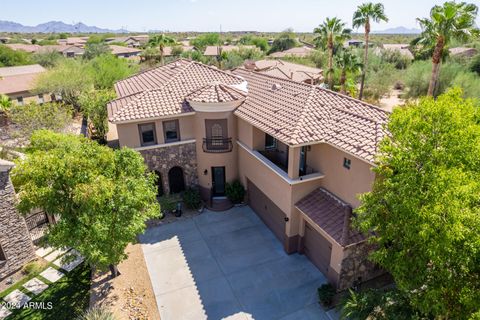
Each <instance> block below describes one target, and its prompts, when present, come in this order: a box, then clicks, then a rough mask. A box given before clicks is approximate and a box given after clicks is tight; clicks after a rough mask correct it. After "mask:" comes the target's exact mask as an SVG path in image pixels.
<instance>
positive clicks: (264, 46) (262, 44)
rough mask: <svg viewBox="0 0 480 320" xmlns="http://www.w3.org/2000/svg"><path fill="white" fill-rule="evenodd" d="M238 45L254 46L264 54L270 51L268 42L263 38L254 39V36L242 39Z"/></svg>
mask: <svg viewBox="0 0 480 320" xmlns="http://www.w3.org/2000/svg"><path fill="white" fill-rule="evenodd" d="M238 43H240V44H243V45H254V46H256V47H257V48H259V49H260V50H262V51H263V52H267V51H268V41H267V39H265V38H262V37H254V36H252V35H246V36H243V37H241V38H240V40H239V41H238Z"/></svg>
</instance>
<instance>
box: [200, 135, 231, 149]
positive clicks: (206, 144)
mask: <svg viewBox="0 0 480 320" xmlns="http://www.w3.org/2000/svg"><path fill="white" fill-rule="evenodd" d="M202 147H203V151H204V152H208V153H224V152H231V151H232V149H233V144H232V138H207V139H203V145H202Z"/></svg>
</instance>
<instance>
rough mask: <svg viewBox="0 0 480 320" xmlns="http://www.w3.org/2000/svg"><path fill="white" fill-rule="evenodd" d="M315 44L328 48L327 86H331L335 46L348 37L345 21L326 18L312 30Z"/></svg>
mask: <svg viewBox="0 0 480 320" xmlns="http://www.w3.org/2000/svg"><path fill="white" fill-rule="evenodd" d="M313 33H315V35H316V37H315V40H314V41H315V42H316V43H317V45H319V46H321V47H323V48H324V49H326V50H328V70H327V74H328V87H329V88H333V72H334V70H333V53H334V50H335V47H336V46H339V45H342V44H343V42H344V41H345V40H346V39H349V38H350V33H351V30H350V29H347V28H345V22H343V21H342V20H340V19H338V18H327V19H325V21H324V22H323V23H322V24H321V25H319V26H318V27H317V28H315V29H314V30H313Z"/></svg>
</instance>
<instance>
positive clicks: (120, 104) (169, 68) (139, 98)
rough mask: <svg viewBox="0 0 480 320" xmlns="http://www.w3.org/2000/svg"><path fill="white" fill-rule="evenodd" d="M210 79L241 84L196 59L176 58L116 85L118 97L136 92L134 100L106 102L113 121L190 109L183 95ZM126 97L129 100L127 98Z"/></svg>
mask: <svg viewBox="0 0 480 320" xmlns="http://www.w3.org/2000/svg"><path fill="white" fill-rule="evenodd" d="M212 82H221V83H222V84H224V85H235V84H237V85H238V84H241V83H242V82H243V80H242V79H241V78H240V77H238V76H235V75H233V74H230V73H227V72H225V71H221V70H218V69H216V68H214V67H211V66H207V65H204V64H202V63H198V62H195V61H188V60H183V59H180V60H177V61H176V62H172V63H170V64H167V65H165V66H162V67H158V68H155V69H152V70H149V71H146V72H143V73H140V74H138V75H135V76H133V77H130V78H128V79H126V80H122V81H120V82H118V83H117V84H116V86H115V88H116V90H117V93H119V96H120V97H125V96H127V95H132V94H136V93H137V94H136V95H135V97H134V99H130V98H127V99H117V100H115V102H114V104H115V105H112V104H111V103H110V104H109V105H108V108H109V109H110V111H111V112H112V111H114V109H117V111H116V112H115V113H113V114H112V116H111V117H110V120H111V121H112V122H114V123H115V122H121V121H129V120H141V119H149V118H155V117H164V116H171V115H176V114H181V113H188V112H193V109H192V108H191V106H190V105H189V104H188V103H187V102H186V101H185V97H186V96H187V95H188V94H190V93H192V92H193V91H195V90H198V89H199V88H201V87H204V86H205V85H207V84H210V83H212ZM127 100H128V101H127Z"/></svg>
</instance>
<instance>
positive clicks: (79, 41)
mask: <svg viewBox="0 0 480 320" xmlns="http://www.w3.org/2000/svg"><path fill="white" fill-rule="evenodd" d="M88 38H89V37H68V38H66V39H58V40H57V42H58V44H61V45H64V46H80V47H83V46H85V45H86V44H87V41H88Z"/></svg>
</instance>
